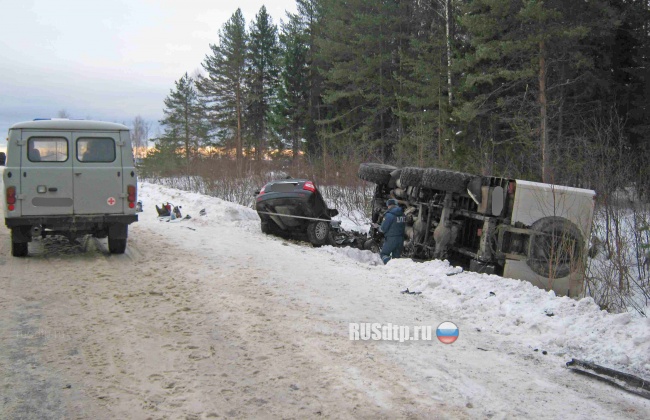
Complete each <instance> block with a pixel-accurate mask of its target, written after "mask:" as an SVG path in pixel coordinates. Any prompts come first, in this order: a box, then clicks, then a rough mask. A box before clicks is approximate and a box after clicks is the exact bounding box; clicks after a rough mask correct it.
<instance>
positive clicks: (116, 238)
mask: <svg viewBox="0 0 650 420" xmlns="http://www.w3.org/2000/svg"><path fill="white" fill-rule="evenodd" d="M128 235H129V226H128V225H123V224H114V225H112V226H110V227H109V228H108V251H109V252H110V253H111V254H124V251H125V250H126V238H127V237H128Z"/></svg>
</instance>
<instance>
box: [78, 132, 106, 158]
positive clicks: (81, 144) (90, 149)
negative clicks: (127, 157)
mask: <svg viewBox="0 0 650 420" xmlns="http://www.w3.org/2000/svg"><path fill="white" fill-rule="evenodd" d="M77 160H79V162H113V161H115V140H113V139H112V138H109V137H107V138H97V137H94V138H79V139H78V140H77Z"/></svg>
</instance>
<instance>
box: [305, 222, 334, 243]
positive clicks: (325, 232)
mask: <svg viewBox="0 0 650 420" xmlns="http://www.w3.org/2000/svg"><path fill="white" fill-rule="evenodd" d="M307 238H309V242H311V244H312V245H314V246H322V245H326V244H327V243H329V242H330V238H331V236H330V224H329V223H328V222H324V221H322V220H319V221H318V222H312V223H310V224H309V225H308V226H307Z"/></svg>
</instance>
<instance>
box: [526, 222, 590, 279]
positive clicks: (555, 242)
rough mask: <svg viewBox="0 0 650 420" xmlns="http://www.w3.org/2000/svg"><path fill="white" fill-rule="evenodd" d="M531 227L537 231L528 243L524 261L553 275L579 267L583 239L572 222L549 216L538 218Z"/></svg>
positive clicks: (536, 269) (565, 274) (543, 273)
mask: <svg viewBox="0 0 650 420" xmlns="http://www.w3.org/2000/svg"><path fill="white" fill-rule="evenodd" d="M530 228H531V230H533V231H536V232H537V234H536V235H535V236H534V239H533V240H532V243H531V244H530V254H529V256H528V260H527V264H528V266H529V267H530V268H531V269H532V270H533V271H534V272H535V273H537V274H539V275H540V276H544V277H547V278H551V279H556V278H561V277H566V276H568V275H569V274H571V272H573V271H575V270H577V269H578V268H579V265H580V262H581V259H582V252H583V250H584V241H583V238H582V233H581V232H580V229H578V227H577V226H576V225H575V224H573V223H572V222H570V221H569V220H567V219H565V218H563V217H557V216H551V217H544V218H543V219H539V220H538V221H536V222H535V223H533V225H532V226H531V227H530Z"/></svg>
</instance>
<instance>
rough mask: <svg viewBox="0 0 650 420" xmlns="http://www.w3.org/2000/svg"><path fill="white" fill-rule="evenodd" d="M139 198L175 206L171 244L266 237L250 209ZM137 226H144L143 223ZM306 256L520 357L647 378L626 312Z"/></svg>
mask: <svg viewBox="0 0 650 420" xmlns="http://www.w3.org/2000/svg"><path fill="white" fill-rule="evenodd" d="M139 194H140V199H141V200H142V201H143V203H144V207H145V212H147V210H148V209H149V211H150V209H151V208H153V207H154V205H156V204H158V205H160V204H161V203H163V202H166V201H170V202H172V203H173V204H175V205H181V206H182V209H181V211H182V213H183V215H184V216H185V215H186V214H189V215H190V216H191V219H189V220H184V221H181V222H179V223H178V226H179V228H178V232H179V234H178V235H177V236H176V238H177V239H178V241H179V242H180V243H182V242H184V241H193V240H196V238H191V237H187V235H184V234H180V232H184V231H186V230H185V229H181V228H182V227H185V228H189V229H192V230H197V229H199V228H204V227H205V228H207V227H216V226H219V225H224V224H225V225H229V226H234V227H238V228H241V229H243V230H244V231H247V232H250V233H252V234H254V235H258V236H259V238H260V241H263V240H264V239H265V238H268V237H266V236H265V235H263V234H262V233H261V232H260V231H259V218H258V216H257V214H256V212H255V211H254V210H252V209H250V208H246V207H243V206H240V205H237V204H233V203H230V202H226V201H223V200H220V199H218V198H214V197H207V196H204V195H200V194H196V193H189V192H185V191H180V190H176V189H171V188H167V187H163V186H160V185H154V184H149V183H142V184H141V186H140V190H139ZM201 209H205V210H206V216H199V211H200V210H201ZM141 221H145V220H144V217H141ZM148 223H152V222H151V221H149V222H148ZM157 223H164V222H157ZM174 227H176V226H174ZM214 232H215V231H210V232H206V233H204V234H203V235H201V241H202V243H209V241H210V239H212V240H214V241H219V237H218V236H215V235H214ZM204 235H207V236H204ZM278 240H280V239H278ZM262 245H263V244H262ZM255 246H259V245H255ZM303 248H304V249H303ZM306 251H308V252H309V253H310V254H311V253H314V255H318V254H321V255H323V256H329V257H330V258H331V260H332V261H333V264H335V265H342V266H346V265H349V266H350V267H352V266H355V265H361V266H366V267H367V269H371V270H372V271H371V273H370V275H371V277H372V281H374V282H378V283H379V282H381V283H385V284H388V285H390V287H393V288H394V289H395V290H396V291H397V290H399V291H402V290H405V289H406V288H408V289H409V291H411V292H421V296H422V298H424V299H425V300H426V305H428V306H430V307H431V308H442V309H444V311H445V312H446V313H447V314H448V315H449V318H450V319H452V318H453V319H455V320H459V322H457V323H459V328H460V329H461V334H462V333H463V328H471V329H473V330H476V331H482V332H489V333H493V334H495V335H497V336H499V337H501V338H502V339H503V340H504V342H506V343H508V345H511V346H514V347H515V348H518V349H519V351H521V352H528V351H536V350H539V351H540V352H541V351H543V350H545V351H548V352H549V353H550V354H553V355H555V356H558V357H561V358H562V359H563V360H564V361H568V360H570V359H571V358H577V359H585V360H590V361H593V362H595V363H598V364H601V365H604V366H608V367H610V368H614V369H619V370H622V371H625V372H628V373H632V374H636V375H639V376H642V377H645V378H650V319H648V318H636V317H633V316H632V315H631V314H628V313H625V314H618V315H613V314H609V313H607V312H606V311H601V310H600V309H599V308H598V306H597V305H596V304H595V303H594V302H593V299H591V298H585V299H582V300H579V301H576V300H573V299H570V298H567V297H556V296H555V295H554V293H553V292H546V291H544V290H541V289H538V288H536V287H534V286H533V285H531V284H530V283H528V282H525V281H520V280H513V279H507V278H502V277H498V276H494V275H485V274H476V273H470V272H462V270H461V269H459V268H457V267H452V266H450V265H449V263H448V262H447V261H429V262H425V263H415V262H413V261H411V260H406V259H400V260H393V261H391V262H390V263H389V264H388V265H387V266H385V267H384V266H382V265H381V263H380V260H379V258H378V257H377V255H375V254H372V253H370V252H369V251H361V250H358V249H352V248H333V247H322V248H318V249H311V248H310V247H309V245H308V244H306V245H305V247H300V246H298V247H292V248H291V250H289V252H306ZM278 258H281V256H278ZM346 261H347V262H346ZM367 298H368V299H373V296H367ZM403 310H404V311H408V310H409V308H408V307H404V308H403Z"/></svg>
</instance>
